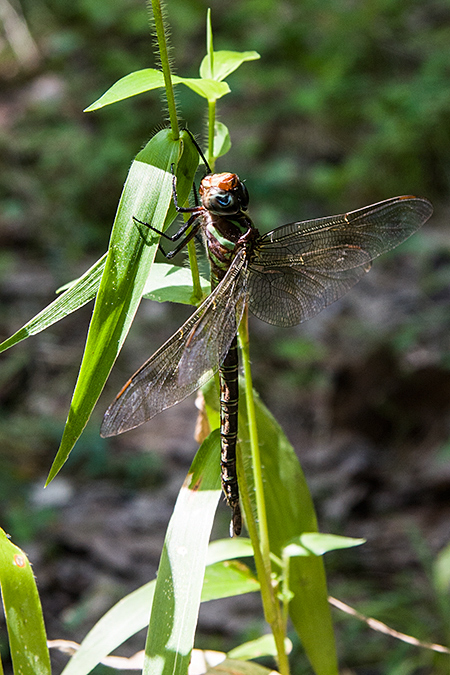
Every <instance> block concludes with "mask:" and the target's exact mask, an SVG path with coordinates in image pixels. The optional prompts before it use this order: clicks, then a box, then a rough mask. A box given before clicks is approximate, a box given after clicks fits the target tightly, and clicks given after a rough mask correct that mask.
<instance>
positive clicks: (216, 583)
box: [63, 539, 259, 675]
mask: <svg viewBox="0 0 450 675" xmlns="http://www.w3.org/2000/svg"><path fill="white" fill-rule="evenodd" d="M223 541H224V543H225V541H226V542H227V543H228V541H229V542H238V540H237V539H230V540H223ZM243 541H244V542H247V543H244V545H243V546H242V547H239V546H238V547H233V545H232V547H231V548H232V549H233V550H232V551H231V554H232V555H230V556H227V553H228V552H229V551H228V552H227V551H226V547H225V546H222V540H220V541H217V542H212V544H210V546H209V548H208V554H207V567H206V570H205V579H204V583H203V588H202V596H201V600H202V602H206V601H207V600H217V599H219V598H226V597H231V596H233V595H242V594H243V593H251V592H253V591H257V590H258V589H259V584H258V581H257V580H256V579H255V577H254V574H253V573H252V572H251V571H250V570H249V568H248V567H246V566H245V565H242V564H241V563H238V564H234V563H231V564H230V563H229V562H228V561H227V562H223V561H224V560H227V558H228V557H230V558H231V557H242V556H244V555H251V545H250V546H249V545H248V544H249V540H246V539H244V540H243ZM238 543H242V542H238ZM216 544H217V546H215V545H216ZM249 550H250V553H249ZM223 556H225V557H223ZM155 586H156V581H150V582H149V583H147V584H145V585H144V586H141V587H140V588H138V589H137V590H135V591H133V592H132V593H130V594H129V595H127V596H125V597H124V598H122V599H121V600H119V602H118V603H117V604H116V605H114V607H112V608H111V609H110V610H109V611H108V612H106V614H104V616H102V618H101V619H100V620H99V621H98V622H97V623H96V624H95V626H94V627H93V628H92V629H91V631H90V632H89V633H88V634H87V635H86V637H85V638H84V640H83V642H82V644H81V647H80V649H79V651H78V652H77V653H76V654H75V655H74V656H73V658H72V659H71V660H70V661H69V663H68V664H67V666H66V668H65V669H64V673H63V675H87V674H88V673H90V672H91V670H92V669H93V668H95V666H96V665H97V664H98V663H100V662H101V661H102V659H103V658H104V657H105V656H107V655H108V654H110V653H111V652H113V651H114V650H115V649H117V647H119V646H120V645H121V644H122V643H123V642H125V641H126V640H128V638H130V637H131V636H132V635H135V633H137V632H139V631H140V630H142V628H145V627H146V626H147V625H148V622H149V617H150V611H151V608H152V603H153V597H154V593H155Z"/></svg>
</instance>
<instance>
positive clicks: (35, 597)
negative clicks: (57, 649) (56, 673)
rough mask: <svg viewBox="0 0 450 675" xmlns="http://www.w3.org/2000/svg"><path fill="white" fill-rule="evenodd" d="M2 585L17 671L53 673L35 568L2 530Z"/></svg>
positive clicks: (26, 674) (37, 674)
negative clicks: (33, 569)
mask: <svg viewBox="0 0 450 675" xmlns="http://www.w3.org/2000/svg"><path fill="white" fill-rule="evenodd" d="M0 586H1V591H2V600H3V608H4V611H5V617H6V624H7V627H8V636H9V644H10V651H11V659H12V662H13V666H14V672H15V673H21V675H50V673H51V668H50V656H49V653H48V648H47V638H46V634H45V627H44V618H43V616H42V607H41V602H40V599H39V593H38V590H37V588H36V582H35V580H34V576H33V571H32V569H31V565H30V563H29V562H28V559H27V557H26V555H25V553H24V552H23V551H21V550H20V548H18V547H17V546H14V544H13V543H12V542H11V541H10V540H9V539H8V536H7V535H6V533H5V532H4V531H3V530H2V529H0Z"/></svg>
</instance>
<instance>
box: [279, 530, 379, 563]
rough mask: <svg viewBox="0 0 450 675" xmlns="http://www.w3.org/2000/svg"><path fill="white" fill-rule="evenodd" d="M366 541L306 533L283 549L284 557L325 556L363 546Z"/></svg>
mask: <svg viewBox="0 0 450 675" xmlns="http://www.w3.org/2000/svg"><path fill="white" fill-rule="evenodd" d="M365 541H366V540H365V539H353V538H352V537H340V536H339V535H337V534H323V533H322V532H304V533H303V534H301V535H300V536H299V537H295V538H294V539H293V540H291V541H290V542H289V544H288V545H287V546H285V547H284V548H283V556H284V557H289V558H291V557H295V556H299V555H300V556H309V555H315V556H317V555H323V554H324V553H328V551H336V550H338V549H343V548H352V547H353V546H361V544H364V543H365Z"/></svg>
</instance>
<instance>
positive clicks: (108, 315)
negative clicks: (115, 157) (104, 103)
mask: <svg viewBox="0 0 450 675" xmlns="http://www.w3.org/2000/svg"><path fill="white" fill-rule="evenodd" d="M172 164H175V166H176V175H177V189H178V191H179V198H180V201H181V202H183V200H185V199H186V198H187V196H188V194H189V191H190V188H191V185H192V180H193V177H194V174H195V170H196V168H197V164H198V153H197V150H196V148H195V146H194V145H193V143H192V140H191V138H190V136H189V134H188V133H187V132H182V138H181V139H179V140H177V141H173V140H172V138H171V132H170V131H169V130H167V129H165V130H163V131H160V132H159V133H158V134H156V135H155V136H154V137H153V138H152V139H151V140H150V141H149V142H148V143H147V145H146V146H145V148H144V149H143V150H141V152H140V153H139V154H138V155H137V157H136V159H135V160H134V162H133V164H132V166H131V169H130V172H129V174H128V177H127V180H126V183H125V186H124V189H123V192H122V196H121V199H120V203H119V207H118V210H117V215H116V219H115V221H114V227H113V231H112V235H111V241H110V246H109V250H108V257H107V260H106V264H105V270H104V273H103V276H102V280H101V283H100V288H99V291H98V294H97V299H96V302H95V306H94V312H93V315H92V319H91V324H90V327H89V333H88V337H87V340H86V346H85V351H84V355H83V361H82V364H81V367H80V372H79V375H78V380H77V384H76V387H75V391H74V394H73V397H72V402H71V406H70V410H69V415H68V418H67V422H66V426H65V429H64V433H63V438H62V441H61V445H60V448H59V450H58V453H57V455H56V457H55V460H54V462H53V465H52V467H51V470H50V474H49V477H48V479H47V484H48V482H49V481H51V480H52V479H53V478H54V477H55V475H56V474H57V473H58V471H59V470H60V469H61V467H62V466H63V464H64V462H65V461H66V460H67V458H68V456H69V454H70V452H71V450H72V448H73V446H74V444H75V442H76V441H77V439H78V437H79V436H80V434H81V432H82V431H83V429H84V427H85V425H86V424H87V421H88V419H89V417H90V414H91V412H92V409H93V407H94V405H95V403H96V402H97V399H98V397H99V396H100V393H101V391H102V389H103V386H104V384H105V381H106V379H107V377H108V375H109V372H110V370H111V368H112V366H113V364H114V361H115V359H116V358H117V355H118V353H119V351H120V349H121V347H122V344H123V342H124V340H125V337H126V335H127V333H128V330H129V328H130V326H131V323H132V321H133V318H134V315H135V313H136V310H137V308H138V306H139V303H140V300H141V297H142V291H143V288H144V285H145V282H146V280H147V277H148V274H149V271H150V267H151V264H152V262H153V259H154V256H155V254H156V249H157V246H158V240H157V238H156V237H155V239H154V243H152V244H151V245H147V244H146V242H144V240H143V239H142V237H141V235H140V233H139V230H138V228H137V227H136V226H135V224H134V221H133V216H136V217H137V218H139V219H140V220H145V221H146V222H152V224H153V225H154V226H155V227H156V228H157V229H160V230H162V229H164V225H165V223H166V221H167V220H168V218H169V219H170V217H174V216H175V213H176V212H175V210H174V209H172V211H170V210H169V207H170V203H171V199H172V173H171V166H172ZM172 214H173V216H172Z"/></svg>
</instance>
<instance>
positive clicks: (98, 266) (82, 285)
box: [0, 253, 106, 353]
mask: <svg viewBox="0 0 450 675" xmlns="http://www.w3.org/2000/svg"><path fill="white" fill-rule="evenodd" d="M105 260H106V253H105V255H103V256H102V257H101V258H100V260H97V262H96V263H94V265H92V267H90V268H89V269H88V270H87V272H85V273H84V274H83V276H82V277H80V278H79V279H77V281H75V282H74V283H71V284H70V285H69V286H68V288H67V290H66V291H65V292H64V293H63V294H62V295H60V296H59V297H58V298H56V300H53V302H52V303H50V305H48V306H47V307H46V308H45V309H43V310H42V311H41V312H39V314H36V316H35V317H34V318H33V319H31V321H28V323H26V324H25V325H24V326H22V328H21V329H20V330H18V331H17V333H14V335H11V337H10V338H8V339H7V340H5V341H4V342H2V344H0V353H1V352H3V351H5V350H6V349H9V348H10V347H13V346H14V345H16V344H17V343H18V342H20V341H21V340H25V338H27V337H30V335H36V333H40V331H42V330H45V329H46V328H48V327H49V326H51V325H52V324H54V323H56V322H57V321H60V320H61V319H64V317H65V316H67V315H68V314H71V313H72V312H75V311H76V310H77V309H79V308H80V307H83V305H85V304H86V303H88V302H89V301H90V300H92V299H93V298H95V295H96V293H97V291H98V287H99V284H100V279H101V276H102V274H103V270H104V268H105Z"/></svg>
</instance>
